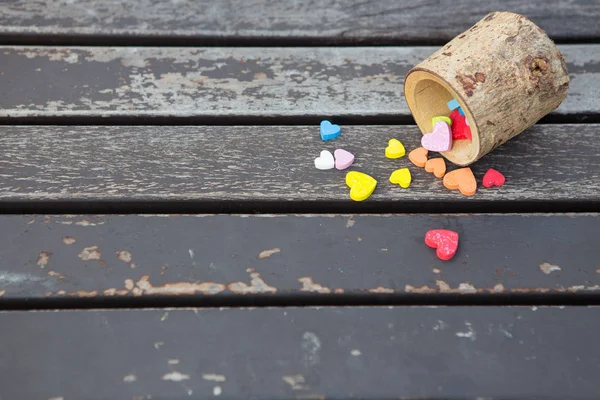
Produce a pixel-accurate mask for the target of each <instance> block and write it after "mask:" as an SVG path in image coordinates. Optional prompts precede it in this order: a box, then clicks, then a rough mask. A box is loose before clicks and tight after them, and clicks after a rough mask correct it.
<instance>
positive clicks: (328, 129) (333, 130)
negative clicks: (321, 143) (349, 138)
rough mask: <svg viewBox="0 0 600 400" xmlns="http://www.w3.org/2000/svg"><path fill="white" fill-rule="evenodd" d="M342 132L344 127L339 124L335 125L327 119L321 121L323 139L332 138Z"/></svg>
mask: <svg viewBox="0 0 600 400" xmlns="http://www.w3.org/2000/svg"><path fill="white" fill-rule="evenodd" d="M340 133H342V128H340V126H339V125H334V124H332V123H331V122H329V121H327V120H325V121H321V139H323V140H332V139H335V138H336V137H338V136H340Z"/></svg>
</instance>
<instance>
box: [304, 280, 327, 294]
mask: <svg viewBox="0 0 600 400" xmlns="http://www.w3.org/2000/svg"><path fill="white" fill-rule="evenodd" d="M298 282H300V283H301V284H302V288H301V289H300V291H301V292H315V293H322V294H328V293H331V289H329V288H328V287H325V286H321V285H319V284H318V283H314V282H313V280H312V278H310V277H303V278H298Z"/></svg>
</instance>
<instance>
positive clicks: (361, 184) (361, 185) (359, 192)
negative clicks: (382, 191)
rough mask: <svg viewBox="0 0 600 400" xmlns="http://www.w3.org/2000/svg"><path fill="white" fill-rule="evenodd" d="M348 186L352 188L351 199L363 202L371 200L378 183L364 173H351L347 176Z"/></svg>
mask: <svg viewBox="0 0 600 400" xmlns="http://www.w3.org/2000/svg"><path fill="white" fill-rule="evenodd" d="M346 185H348V186H349V187H350V198H351V199H352V200H354V201H363V200H366V199H368V198H369V196H371V194H372V193H373V191H374V190H375V186H377V181H376V180H375V179H374V178H373V177H371V176H369V175H367V174H364V173H362V172H358V171H350V172H348V173H347V174H346Z"/></svg>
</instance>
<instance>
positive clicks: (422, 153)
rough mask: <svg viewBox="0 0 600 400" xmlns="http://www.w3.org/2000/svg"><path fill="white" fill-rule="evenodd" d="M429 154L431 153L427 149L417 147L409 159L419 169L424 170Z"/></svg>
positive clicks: (409, 155) (409, 154)
mask: <svg viewBox="0 0 600 400" xmlns="http://www.w3.org/2000/svg"><path fill="white" fill-rule="evenodd" d="M427 154H429V151H427V149H426V148H424V147H417V148H416V149H414V150H413V151H411V152H410V153H408V159H409V160H410V161H411V162H412V163H413V164H415V165H416V166H417V167H421V168H423V167H424V166H425V164H426V163H427Z"/></svg>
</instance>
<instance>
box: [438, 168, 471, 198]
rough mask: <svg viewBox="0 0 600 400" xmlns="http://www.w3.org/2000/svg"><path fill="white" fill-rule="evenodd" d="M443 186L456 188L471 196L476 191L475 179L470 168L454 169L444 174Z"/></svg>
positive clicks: (451, 188)
mask: <svg viewBox="0 0 600 400" xmlns="http://www.w3.org/2000/svg"><path fill="white" fill-rule="evenodd" d="M443 183H444V186H446V188H448V189H450V190H455V189H458V190H460V192H461V193H462V194H463V195H465V196H473V195H474V194H475V192H477V181H475V176H473V171H471V168H461V169H455V170H454V171H450V172H448V173H447V174H446V175H444V180H443Z"/></svg>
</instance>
